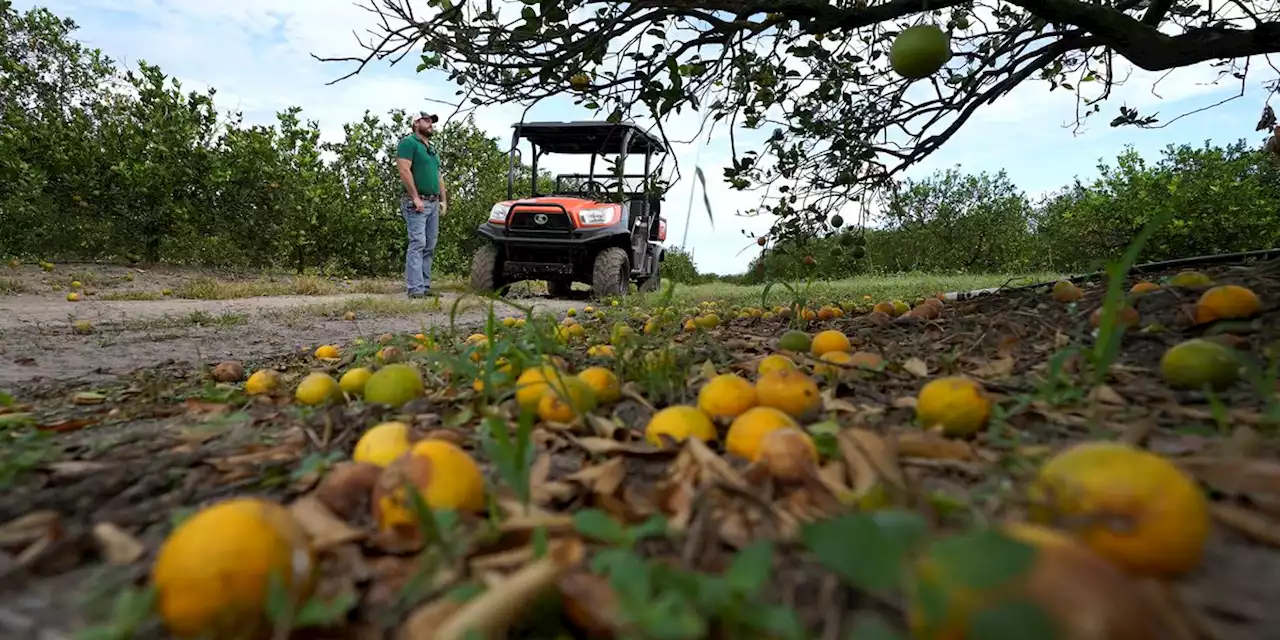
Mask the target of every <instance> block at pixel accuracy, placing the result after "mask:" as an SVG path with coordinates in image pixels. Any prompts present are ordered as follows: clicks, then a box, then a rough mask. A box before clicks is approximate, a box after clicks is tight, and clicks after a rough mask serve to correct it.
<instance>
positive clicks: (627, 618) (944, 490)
mask: <svg viewBox="0 0 1280 640" xmlns="http://www.w3.org/2000/svg"><path fill="white" fill-rule="evenodd" d="M1178 282H1182V283H1184V284H1182V285H1180V284H1177V283H1178ZM1186 283H1190V284H1186ZM1139 284H1140V285H1142V286H1138V285H1134V286H1133V288H1132V289H1130V290H1128V292H1121V295H1120V296H1118V297H1115V296H1113V298H1114V299H1113V300H1112V302H1111V303H1107V302H1106V300H1107V298H1106V296H1104V295H1103V294H1104V293H1105V292H1104V291H1102V290H1100V289H1099V288H1097V287H1088V286H1086V287H1081V286H1079V285H1077V284H1073V283H1069V282H1064V283H1058V284H1056V285H1054V286H1052V291H1051V292H1049V293H1045V292H1036V293H1034V294H1028V296H1027V297H1024V298H1022V299H1021V304H1024V305H1035V306H1036V308H1037V310H1038V312H1037V314H1034V315H1035V317H1037V323H1029V324H1014V323H1012V322H1011V320H1010V318H1011V316H1009V315H1008V312H1007V309H1008V308H1009V306H1010V303H1009V302H1008V301H1007V300H1004V301H1001V300H999V298H994V299H992V300H984V301H980V302H977V303H970V304H963V305H959V306H956V305H949V304H944V303H943V302H942V301H941V300H938V299H936V298H929V299H923V300H917V301H915V303H914V304H907V303H906V302H905V301H886V302H881V303H878V304H874V305H872V304H870V303H869V302H868V301H862V302H855V303H849V302H844V303H839V302H835V301H832V302H830V303H829V304H825V305H821V306H819V307H817V308H809V307H805V306H802V305H797V306H794V307H789V306H778V307H773V308H758V307H741V308H738V307H733V306H731V305H724V304H721V303H716V302H703V303H700V304H698V305H695V306H692V307H690V308H686V309H678V308H657V309H650V310H641V309H633V308H628V307H615V306H612V305H610V306H609V307H607V308H605V309H597V308H594V307H587V308H584V309H582V310H581V312H579V311H578V310H571V311H570V312H569V313H567V314H566V315H565V316H564V317H563V318H548V317H539V316H534V317H529V318H519V319H516V318H506V319H503V320H498V319H497V318H495V319H494V320H492V321H490V322H489V323H488V326H487V327H485V328H484V329H483V330H481V331H477V332H475V333H472V334H470V335H466V336H465V337H464V336H456V337H455V336H451V335H448V334H445V333H433V334H417V335H414V336H406V335H390V334H384V335H382V336H378V337H377V338H375V339H373V340H368V341H365V340H360V341H357V342H356V343H353V344H350V345H321V346H319V347H317V348H315V350H314V351H313V352H311V353H308V354H305V355H298V356H295V357H294V358H292V359H290V360H289V361H286V362H276V363H264V366H259V367H258V368H257V369H256V370H254V371H252V372H251V373H250V374H249V375H248V376H247V377H246V376H245V373H246V371H245V368H244V367H243V366H242V365H241V363H238V362H230V361H228V362H223V363H219V364H217V365H215V366H213V367H211V368H210V369H209V370H208V372H207V374H206V375H207V378H205V379H204V381H202V382H201V384H202V385H205V386H203V387H200V388H198V389H196V388H194V387H193V388H192V391H191V392H192V393H199V394H202V395H201V396H200V398H202V399H194V398H193V397H192V396H188V397H187V399H186V400H185V406H186V411H185V413H184V414H182V416H179V417H178V418H177V419H179V420H185V421H186V422H179V423H177V424H178V425H188V426H187V427H184V428H185V429H187V431H184V432H183V433H184V435H183V438H185V439H186V441H187V443H186V444H183V445H182V447H181V449H180V452H181V453H178V451H179V450H178V449H175V450H173V451H171V452H166V453H164V454H163V456H174V455H190V454H192V453H193V452H198V451H199V450H200V449H199V447H200V446H207V444H206V443H216V442H219V441H221V440H223V439H230V438H229V436H228V435H227V434H223V433H219V434H217V435H213V436H208V437H206V436H200V437H201V438H205V439H203V440H201V439H199V438H197V437H196V436H195V435H194V434H193V433H192V432H190V429H191V428H193V427H192V426H191V425H196V424H211V423H210V420H211V419H212V416H211V415H210V414H212V415H213V416H218V417H220V418H227V417H229V416H234V415H235V414H238V413H239V414H244V419H245V420H246V421H247V422H245V424H246V425H248V426H247V427H246V428H249V429H253V430H261V429H262V428H263V427H262V426H261V425H267V424H279V425H289V426H288V428H287V429H283V430H282V429H280V428H279V427H277V428H276V430H275V431H274V432H273V433H274V435H272V436H270V437H269V438H267V439H266V440H265V441H264V440H260V439H259V440H256V441H255V442H254V443H253V444H252V445H251V446H247V447H246V446H243V445H241V446H240V447H239V448H237V449H233V450H223V451H220V452H219V453H217V454H216V455H214V454H213V453H206V454H203V457H202V458H201V460H203V462H201V463H200V464H201V465H202V468H207V469H208V471H207V472H202V473H203V475H201V476H200V477H203V478H206V479H208V483H209V484H210V485H211V486H232V485H234V484H235V483H237V482H244V481H245V480H252V479H254V478H261V480H257V481H255V482H256V484H255V485H254V488H253V489H251V490H239V491H234V492H230V494H228V493H227V492H222V493H221V494H220V495H218V496H217V498H216V499H212V500H208V501H206V502H205V504H202V505H201V506H200V508H199V509H198V510H195V511H194V512H192V513H190V514H188V515H186V516H184V518H183V519H181V521H180V522H179V523H177V524H176V526H174V527H173V528H172V531H171V532H170V533H168V535H167V537H166V538H165V539H164V540H163V541H162V542H161V543H160V544H158V545H156V552H155V554H154V558H153V559H150V562H149V567H150V573H149V579H148V580H147V581H145V584H146V588H149V589H151V590H152V592H153V593H154V597H155V607H154V611H155V612H156V614H158V619H159V620H160V621H161V623H162V625H163V627H164V628H166V629H167V630H168V631H169V632H170V633H172V634H174V635H177V636H184V637H211V638H232V637H271V635H272V633H276V634H279V633H281V632H282V631H281V630H283V632H284V633H285V634H286V635H287V633H288V632H289V631H290V630H292V631H294V632H297V633H302V630H306V629H310V630H312V632H315V633H319V634H321V636H322V637H343V638H346V637H350V638H372V637H398V638H448V639H452V638H464V637H470V636H469V635H468V634H472V633H476V634H479V637H527V638H553V637H578V636H583V635H589V636H591V637H617V638H650V637H664V638H666V637H669V638H704V637H737V636H741V637H760V638H764V637H768V638H813V637H819V636H820V635H822V634H823V633H824V631H823V629H828V631H826V632H825V633H832V632H831V631H829V629H831V628H832V627H830V626H828V625H832V624H835V625H838V626H839V628H842V629H844V630H846V631H848V632H849V633H851V634H852V635H850V636H848V637H855V638H874V637H906V636H905V635H903V634H910V635H911V636H912V637H916V638H1006V637H1037V638H1038V637H1049V634H1050V633H1051V632H1052V631H1054V630H1056V631H1057V632H1058V634H1059V636H1058V637H1063V638H1070V639H1077V638H1078V639H1084V638H1090V639H1095V638H1116V639H1131V638H1133V639H1142V638H1152V639H1153V640H1155V639H1164V638H1194V637H1198V636H1197V635H1196V634H1197V633H1199V632H1197V631H1194V629H1197V628H1207V627H1204V625H1208V624H1210V623H1208V622H1206V621H1205V620H1204V619H1202V618H1203V615H1202V614H1200V613H1196V614H1195V615H1193V614H1192V612H1199V611H1201V610H1202V608H1203V606H1200V605H1188V602H1192V600H1188V598H1190V597H1191V596H1190V595H1188V593H1192V594H1193V595H1194V594H1195V593H1199V592H1188V591H1186V590H1185V589H1188V588H1190V587H1189V586H1188V585H1194V584H1197V581H1203V580H1207V579H1209V578H1207V577H1206V576H1212V575H1214V574H1213V567H1212V566H1211V565H1209V564H1208V563H1207V562H1206V560H1205V558H1206V557H1207V554H1210V553H1211V551H1212V550H1213V549H1215V548H1216V547H1215V545H1222V544H1225V543H1224V542H1222V540H1223V539H1224V536H1228V535H1229V536H1237V537H1238V536H1243V538H1244V539H1247V540H1248V542H1247V543H1246V542H1239V541H1237V542H1234V543H1232V544H1234V545H1235V546H1233V547H1231V548H1232V549H1233V550H1239V549H1252V548H1253V547H1254V546H1256V545H1276V544H1280V541H1277V538H1276V536H1275V534H1274V533H1268V531H1274V530H1275V528H1274V527H1272V528H1271V529H1268V528H1267V526H1269V525H1275V524H1280V509H1276V506H1277V505H1280V498H1278V497H1277V496H1280V485H1277V486H1275V487H1273V488H1271V489H1267V488H1266V487H1265V486H1264V485H1265V482H1264V481H1263V480H1262V478H1273V479H1280V465H1277V464H1276V463H1275V453H1274V452H1275V448H1274V446H1275V445H1274V443H1273V442H1272V441H1271V440H1270V439H1269V437H1268V436H1266V435H1265V434H1268V433H1274V428H1275V427H1276V426H1278V425H1280V422H1276V421H1271V422H1269V421H1268V420H1273V419H1272V418H1268V417H1266V415H1264V413H1265V412H1266V411H1271V410H1273V408H1274V407H1275V406H1276V398H1275V397H1274V395H1275V391H1276V389H1277V387H1276V380H1275V378H1274V377H1272V378H1267V377H1266V375H1267V374H1266V372H1267V371H1268V370H1271V371H1274V370H1275V367H1276V364H1275V362H1276V360H1277V356H1280V352H1276V351H1272V350H1270V347H1271V346H1270V345H1267V344H1265V340H1272V341H1276V340H1280V335H1276V332H1277V325H1276V323H1275V322H1274V317H1273V316H1274V313H1273V312H1267V311H1264V305H1265V304H1266V303H1265V300H1267V299H1269V297H1270V292H1273V291H1275V290H1272V289H1266V292H1267V293H1266V295H1260V294H1258V293H1256V292H1255V291H1257V290H1259V285H1257V284H1254V285H1252V286H1244V285H1240V284H1224V285H1216V284H1214V283H1213V281H1212V279H1209V278H1208V277H1207V276H1206V277H1205V278H1203V279H1196V278H1194V277H1192V276H1188V275H1186V274H1177V275H1176V276H1174V277H1172V278H1170V279H1168V281H1166V282H1164V283H1162V284H1157V283H1156V282H1155V281H1154V279H1153V280H1151V281H1144V282H1142V283H1139ZM1265 284H1266V283H1265V282H1264V285H1265ZM1126 309H1127V310H1131V311H1132V313H1131V314H1129V315H1125V311H1124V310H1126ZM1268 314H1270V315H1268ZM722 317H724V318H731V320H728V321H723V320H721V318H722ZM1045 319H1048V320H1045ZM1268 319H1269V320H1268ZM1233 322H1234V323H1238V324H1236V325H1232V324H1230V323H1233ZM1206 326H1216V327H1217V328H1218V329H1217V330H1215V332H1212V333H1210V332H1206V331H1203V329H1204V328H1205V327H1206ZM1129 334H1132V335H1144V336H1149V338H1148V340H1149V342H1146V343H1144V342H1141V341H1132V340H1131V338H1130V337H1126V336H1128V335H1129ZM1108 335H1111V336H1121V337H1122V338H1124V340H1125V341H1124V343H1123V348H1122V350H1121V356H1120V357H1119V358H1118V359H1113V360H1110V361H1107V360H1102V359H1100V358H1101V356H1099V355H1097V354H1098V353H1100V351H1099V349H1098V348H1097V347H1096V346H1095V345H1099V344H1106V343H1107V340H1108V339H1109V338H1107V336H1108ZM1193 336H1194V337H1193ZM1076 341H1078V343H1077V342H1076ZM1134 344H1136V345H1138V347H1137V348H1139V349H1141V351H1139V353H1144V354H1145V353H1150V354H1151V355H1150V356H1146V358H1147V359H1146V360H1145V361H1144V362H1145V363H1147V368H1146V369H1139V368H1138V367H1137V366H1136V365H1134V364H1131V362H1132V361H1130V360H1125V359H1124V354H1125V353H1126V351H1125V350H1127V349H1130V348H1133V347H1132V345H1134ZM1152 344H1161V345H1167V346H1163V347H1162V348H1160V349H1158V350H1156V351H1152V350H1151V349H1150V348H1149V347H1150V346H1151V345H1152ZM1113 358H1114V356H1113ZM1268 367H1270V369H1268ZM242 381H243V382H242ZM1066 381H1069V382H1066ZM1246 382H1248V384H1246ZM1267 384H1270V388H1269V390H1268V389H1266V388H1265V386H1266V385H1267ZM114 393H115V392H103V393H101V394H99V396H98V397H99V399H98V400H96V401H95V402H97V403H99V404H107V405H109V404H110V402H113V401H114V400H108V399H110V398H114V397H115V395H113V394H114ZM117 395H118V394H117ZM213 396H217V397H218V398H219V400H217V401H214V400H210V399H209V398H211V397H213ZM1214 398H1221V400H1218V401H1219V402H1224V403H1227V404H1226V407H1224V408H1223V409H1222V411H1220V412H1218V413H1217V414H1215V413H1214V412H1213V411H1212V410H1211V409H1210V408H1209V407H1211V406H1212V403H1213V402H1214V401H1215V400H1214ZM124 406H126V405H123V404H122V405H121V407H124ZM118 410H119V411H125V409H124V408H119V409H118ZM3 415H4V414H0V417H3ZM10 415H12V414H10ZM28 415H31V414H30V413H28ZM33 419H34V418H33ZM1190 422H1198V423H1200V424H1210V425H1213V424H1217V425H1221V426H1219V427H1217V429H1218V431H1219V432H1222V431H1223V430H1225V431H1226V435H1228V436H1229V437H1226V438H1218V439H1213V440H1208V439H1205V440H1201V441H1194V442H1193V441H1188V440H1187V437H1186V436H1185V435H1183V434H1180V433H1179V431H1178V429H1179V428H1181V427H1183V426H1185V425H1187V424H1188V423H1190ZM1135 425H1136V426H1135ZM1246 427H1247V428H1246ZM1268 429H1269V430H1271V431H1268ZM1250 434H1252V436H1250ZM1259 434H1264V435H1259ZM1246 437H1254V438H1255V439H1260V440H1261V442H1260V443H1255V444H1248V443H1245V442H1244V441H1243V438H1246ZM191 443H195V444H191ZM304 459H306V460H314V461H315V462H314V463H313V464H310V465H308V464H304V463H303V460H304ZM280 462H284V463H285V464H287V465H289V466H290V467H291V468H293V469H294V472H293V473H292V475H287V476H285V477H279V476H276V477H275V479H274V480H271V481H270V483H268V482H267V480H266V479H267V478H268V477H269V475H270V474H269V473H268V469H271V468H273V465H275V464H277V463H280ZM1245 468H1247V469H1248V474H1250V475H1247V476H1245V475H1240V473H1243V472H1242V471H1240V470H1242V469H1245ZM1267 474H1273V475H1267ZM58 477H59V476H57V475H56V473H55V475H53V476H50V479H48V480H47V481H46V482H47V483H51V484H50V485H49V486H55V485H57V483H58V482H59V480H58ZM1246 477H1247V478H1248V479H1247V480H1246V479H1245V478H1246ZM1206 489H1212V490H1213V491H1215V492H1216V493H1215V495H1214V500H1212V501H1211V500H1210V498H1209V496H1208V495H1207V493H1206ZM43 490H44V489H40V488H35V489H31V491H33V492H34V493H32V494H30V495H32V496H36V497H39V496H40V495H42V494H41V493H40V492H41V491H43ZM1268 491H1270V492H1271V493H1268ZM1239 496H1245V497H1247V498H1248V499H1249V500H1252V502H1248V503H1245V502H1237V501H1236V500H1235V498H1236V497H1239ZM5 504H6V503H3V502H0V506H4V505H5ZM3 513H7V512H5V511H0V514H3ZM1215 522H1216V524H1215ZM0 531H3V529H0ZM1215 531H1216V533H1215ZM0 540H10V541H14V540H19V538H18V537H16V535H11V536H10V537H8V538H6V537H4V536H2V535H0ZM21 540H27V538H21ZM17 544H18V543H16V542H10V543H6V546H7V547H11V548H17V547H16V546H15V545H17ZM1232 552H1233V553H1234V552H1236V551H1232ZM31 553H32V554H35V552H31ZM1212 553H1214V554H1219V553H1222V552H1221V551H1220V550H1219V551H1212ZM1240 553H1244V551H1240ZM1248 553H1254V551H1252V550H1250V551H1248ZM33 557H34V555H33ZM139 562H141V561H140V560H139V559H138V558H137V557H135V558H134V559H133V560H131V561H130V563H129V564H137V563H139ZM823 585H825V586H823ZM800 594H808V595H804V596H801V595H800ZM839 594H844V595H839ZM853 594H860V595H856V596H855V595H853ZM1197 597H1203V596H1197ZM833 612H835V613H834V614H833ZM841 612H848V615H846V614H845V613H841ZM855 612H856V613H855ZM832 615H835V618H834V619H835V620H837V622H835V623H832V622H831V620H832V619H833V618H832ZM1255 615H1256V614H1255ZM1260 624H1261V623H1260ZM1259 628H1262V629H1271V628H1274V627H1267V626H1265V625H1263V626H1260V627H1259ZM317 629H323V630H324V631H317ZM895 630H896V631H895ZM877 633H879V634H881V635H875V634H877ZM895 633H896V634H898V635H893V634H895ZM837 635H839V637H846V636H845V634H837ZM138 637H140V636H138ZM277 637H279V636H278V635H277ZM300 637H301V636H300ZM1232 637H1250V638H1252V637H1266V636H1265V635H1260V636H1249V635H1247V634H1246V635H1239V636H1232Z"/></svg>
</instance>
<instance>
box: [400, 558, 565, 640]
mask: <svg viewBox="0 0 1280 640" xmlns="http://www.w3.org/2000/svg"><path fill="white" fill-rule="evenodd" d="M585 553H586V546H585V545H584V544H583V543H582V541H581V540H578V539H576V538H573V539H569V540H563V541H559V542H555V543H552V545H551V549H550V551H549V553H547V555H545V556H543V557H542V558H540V559H538V560H537V561H535V562H532V563H530V564H528V565H526V566H525V567H524V568H522V569H520V570H519V571H516V572H515V573H512V574H511V575H509V576H507V577H506V579H504V580H503V581H502V582H499V583H498V584H496V585H493V586H492V587H490V588H489V589H487V590H486V591H485V592H484V593H482V594H480V595H478V596H476V597H475V598H472V599H471V600H469V601H467V603H466V604H465V605H464V606H463V607H462V608H461V609H459V610H458V611H456V612H455V613H454V614H453V615H451V616H449V618H448V619H447V620H445V621H444V623H443V624H441V625H439V626H432V627H431V628H429V629H422V628H415V629H411V630H409V632H408V633H407V634H406V633H402V635H401V637H402V638H403V639H404V640H419V639H421V640H426V639H427V638H431V639H432V640H463V639H464V638H469V637H473V634H474V636H478V637H479V638H484V639H489V638H493V639H495V640H496V639H497V638H504V637H506V635H505V634H506V631H507V629H508V628H509V627H510V626H511V624H512V623H514V622H516V621H517V620H519V618H520V616H521V614H523V613H524V612H525V611H527V610H528V609H529V608H531V607H533V606H535V605H536V604H537V600H538V598H539V597H541V596H542V595H543V594H544V593H546V592H547V591H548V590H550V589H552V588H554V587H555V585H556V583H557V581H559V579H560V577H561V576H563V575H564V574H565V573H566V572H567V571H569V570H570V569H571V568H573V567H574V566H576V565H577V564H578V563H579V562H581V561H582V558H583V556H584V555H585ZM406 626H407V625H406Z"/></svg>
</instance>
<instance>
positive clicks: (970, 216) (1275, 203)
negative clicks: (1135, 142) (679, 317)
mask: <svg viewBox="0 0 1280 640" xmlns="http://www.w3.org/2000/svg"><path fill="white" fill-rule="evenodd" d="M1098 169H1099V173H1100V175H1099V177H1098V178H1096V179H1095V180H1093V181H1092V182H1089V183H1084V182H1080V181H1077V182H1076V183H1075V184H1074V185H1073V186H1071V187H1069V188H1067V189H1064V190H1061V191H1059V192H1057V193H1054V194H1052V195H1050V196H1048V197H1046V198H1043V199H1042V200H1041V201H1040V202H1037V203H1032V202H1030V201H1029V200H1028V198H1027V197H1026V196H1025V195H1024V194H1023V193H1022V192H1020V191H1018V190H1017V189H1016V188H1015V187H1014V185H1013V184H1012V183H1011V182H1010V181H1009V179H1008V177H1007V176H1006V175H1005V174H1004V173H1003V172H1001V173H998V174H995V175H989V174H985V173H982V174H977V175H965V174H962V173H960V172H959V171H958V170H956V169H948V170H946V171H941V172H938V173H935V174H934V175H932V176H929V177H927V178H925V179H923V180H918V181H915V180H908V181H906V182H904V183H903V184H902V185H901V186H900V188H899V189H898V190H897V192H896V193H894V194H892V195H891V196H889V197H887V198H886V199H885V202H884V204H885V207H884V213H883V215H882V218H881V220H880V224H879V225H877V226H876V227H875V228H868V229H866V230H863V231H852V230H846V231H843V232H839V233H832V234H829V235H826V236H822V237H815V238H811V239H803V238H799V239H794V240H786V241H783V242H780V243H776V244H771V245H769V246H768V247H766V249H765V250H763V251H762V252H761V253H760V254H759V255H757V256H756V257H755V258H754V259H753V261H752V264H751V269H750V270H749V271H748V273H747V275H746V276H745V277H744V280H745V281H746V282H747V283H757V282H765V281H769V280H776V279H787V280H798V279H807V278H811V277H819V278H822V279H832V280H834V279H841V278H850V277H854V276H857V275H861V274H868V273H879V274H889V273H908V272H928V273H955V272H960V273H1025V272H1029V271H1073V272H1083V271H1093V270H1097V269H1101V268H1102V267H1104V266H1105V265H1106V264H1107V263H1109V262H1114V261H1116V260H1119V259H1121V258H1122V257H1123V256H1124V253H1125V250H1126V248H1127V247H1129V246H1130V243H1131V242H1132V241H1133V239H1134V238H1136V237H1138V236H1139V235H1140V234H1141V233H1142V232H1143V230H1144V228H1146V227H1147V225H1148V224H1149V223H1151V222H1153V221H1155V222H1157V224H1156V225H1155V226H1154V227H1153V230H1152V231H1151V232H1150V233H1152V236H1151V238H1150V240H1149V241H1148V242H1146V243H1145V244H1144V245H1143V246H1142V248H1141V251H1140V253H1139V254H1138V256H1137V257H1136V262H1138V263H1142V262H1151V261H1157V260H1172V259H1177V258H1186V257H1191V256H1197V255H1206V254H1215V253H1226V252H1236V251H1252V250H1256V249H1268V248H1272V247H1276V246H1280V216H1276V215H1274V212H1275V211H1276V209H1278V208H1280V168H1277V166H1276V165H1275V163H1274V162H1272V161H1271V160H1270V159H1269V158H1267V157H1266V155H1265V153H1264V152H1262V151H1259V150H1254V149H1250V148H1249V147H1248V146H1247V145H1246V144H1245V142H1244V141H1239V142H1237V143H1235V144H1232V145H1229V146H1227V147H1225V148H1224V147H1213V146H1210V145H1208V144H1207V143H1206V144H1205V145H1203V146H1201V147H1199V148H1195V147H1192V146H1190V145H1181V146H1172V145H1170V146H1168V147H1166V148H1165V149H1164V150H1163V151H1162V152H1161V155H1160V157H1159V159H1158V160H1156V161H1155V162H1152V163H1148V162H1147V161H1145V160H1144V159H1143V158H1142V157H1141V156H1139V155H1138V154H1137V152H1136V151H1134V150H1132V149H1128V150H1126V151H1125V152H1124V153H1122V154H1121V155H1120V157H1119V158H1118V159H1117V164H1116V166H1115V167H1112V166H1110V165H1107V164H1105V163H1103V164H1099V166H1098ZM860 235H861V237H862V239H860V238H859V236H860ZM864 240H865V248H863V246H862V244H861V243H862V242H863V241H864ZM805 256H810V257H812V258H813V261H814V264H812V265H806V264H805V262H804V258H805Z"/></svg>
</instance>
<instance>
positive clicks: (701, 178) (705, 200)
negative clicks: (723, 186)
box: [693, 167, 716, 229]
mask: <svg viewBox="0 0 1280 640" xmlns="http://www.w3.org/2000/svg"><path fill="white" fill-rule="evenodd" d="M693 177H695V178H697V179H698V183H699V184H701V185H702V205H703V206H704V207H706V209H707V221H708V222H710V223H711V228H712V229H715V228H716V219H715V216H713V215H712V214H711V197H710V196H708V195H707V176H706V174H704V173H702V167H694V168H693Z"/></svg>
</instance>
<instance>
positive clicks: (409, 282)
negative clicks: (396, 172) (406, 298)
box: [400, 196, 440, 294]
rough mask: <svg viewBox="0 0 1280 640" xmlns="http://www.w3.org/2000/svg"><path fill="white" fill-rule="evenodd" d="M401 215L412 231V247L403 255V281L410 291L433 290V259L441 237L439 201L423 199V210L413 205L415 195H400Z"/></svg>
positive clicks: (410, 235)
mask: <svg viewBox="0 0 1280 640" xmlns="http://www.w3.org/2000/svg"><path fill="white" fill-rule="evenodd" d="M400 215H401V216H403V217H404V223H405V227H407V229H408V231H409V248H408V250H406V251H405V256H404V284H405V288H407V289H408V292H409V293H411V294H412V293H425V292H427V291H430V290H431V259H432V258H434V257H435V255H436V240H438V239H439V237H440V203H439V202H427V201H425V200H424V201H423V202H422V211H418V210H417V209H414V208H413V199H412V198H410V197H409V196H402V197H401V198H400Z"/></svg>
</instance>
